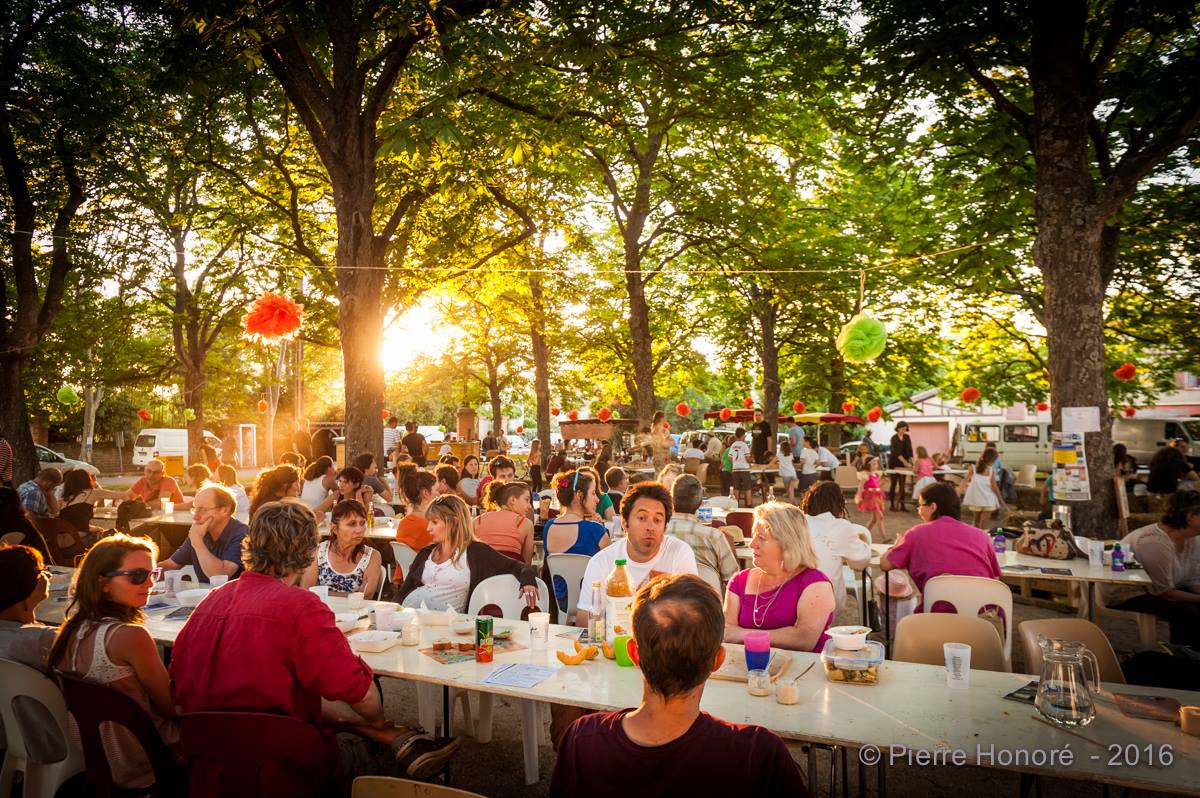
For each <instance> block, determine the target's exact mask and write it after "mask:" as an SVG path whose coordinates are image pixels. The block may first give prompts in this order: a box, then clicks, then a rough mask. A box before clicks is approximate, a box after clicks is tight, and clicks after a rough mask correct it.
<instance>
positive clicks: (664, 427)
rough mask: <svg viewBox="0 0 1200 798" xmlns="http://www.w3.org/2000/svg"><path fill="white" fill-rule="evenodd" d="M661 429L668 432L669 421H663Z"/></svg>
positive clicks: (669, 427)
mask: <svg viewBox="0 0 1200 798" xmlns="http://www.w3.org/2000/svg"><path fill="white" fill-rule="evenodd" d="M663 429H665V430H668V431H670V429H671V422H670V421H664V422H663Z"/></svg>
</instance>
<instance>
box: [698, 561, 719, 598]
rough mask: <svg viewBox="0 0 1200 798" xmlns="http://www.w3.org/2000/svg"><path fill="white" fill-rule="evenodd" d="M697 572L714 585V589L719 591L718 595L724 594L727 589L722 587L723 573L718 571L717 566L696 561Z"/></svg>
mask: <svg viewBox="0 0 1200 798" xmlns="http://www.w3.org/2000/svg"><path fill="white" fill-rule="evenodd" d="M696 574H697V575H698V576H699V577H700V578H701V579H703V580H704V581H705V582H707V583H708V584H710V585H712V589H713V590H715V591H717V595H718V596H722V597H723V596H724V595H725V591H724V590H722V589H721V575H720V574H718V573H717V571H716V569H715V568H712V567H711V566H708V565H705V564H703V563H696Z"/></svg>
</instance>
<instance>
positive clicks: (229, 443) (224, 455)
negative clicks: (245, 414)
mask: <svg viewBox="0 0 1200 798" xmlns="http://www.w3.org/2000/svg"><path fill="white" fill-rule="evenodd" d="M241 462H242V458H241V457H240V456H239V455H238V436H237V428H236V427H230V428H229V429H228V430H227V431H226V432H225V437H224V438H222V439H221V462H220V463H218V464H217V465H218V466H220V465H221V464H224V465H228V466H233V467H234V468H235V469H236V468H237V467H238V466H240V465H241ZM214 470H215V469H214Z"/></svg>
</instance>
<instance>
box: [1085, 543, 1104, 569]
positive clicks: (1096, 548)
mask: <svg viewBox="0 0 1200 798" xmlns="http://www.w3.org/2000/svg"><path fill="white" fill-rule="evenodd" d="M1087 553H1088V565H1090V566H1092V567H1093V568H1103V567H1104V541H1103V540H1089V541H1088V547H1087Z"/></svg>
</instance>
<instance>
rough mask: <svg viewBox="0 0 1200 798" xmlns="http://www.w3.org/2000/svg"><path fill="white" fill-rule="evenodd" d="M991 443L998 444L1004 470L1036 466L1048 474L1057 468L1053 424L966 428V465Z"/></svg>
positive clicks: (993, 423)
mask: <svg viewBox="0 0 1200 798" xmlns="http://www.w3.org/2000/svg"><path fill="white" fill-rule="evenodd" d="M989 443H995V444H996V450H997V451H998V452H1000V460H1001V461H1002V462H1003V463H1004V467H1005V468H1008V469H1011V470H1013V471H1016V470H1017V469H1018V468H1020V467H1021V466H1023V465H1035V466H1037V467H1038V469H1039V470H1042V471H1049V470H1050V469H1051V468H1053V466H1054V460H1053V453H1052V451H1051V445H1050V423H1049V422H1046V421H974V422H971V423H970V424H964V425H963V432H962V439H961V442H960V445H961V446H962V453H963V462H964V463H973V462H975V461H976V460H978V459H979V455H981V454H983V450H984V447H986V446H987V445H988V444H989Z"/></svg>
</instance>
